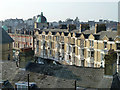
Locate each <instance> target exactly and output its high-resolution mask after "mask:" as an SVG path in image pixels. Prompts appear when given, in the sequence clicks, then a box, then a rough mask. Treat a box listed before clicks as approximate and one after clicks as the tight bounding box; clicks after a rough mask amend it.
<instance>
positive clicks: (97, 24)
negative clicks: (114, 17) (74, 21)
mask: <svg viewBox="0 0 120 90" xmlns="http://www.w3.org/2000/svg"><path fill="white" fill-rule="evenodd" d="M97 26H98V24H97V23H95V34H96V33H97Z"/></svg>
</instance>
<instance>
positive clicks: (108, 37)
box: [35, 24, 120, 67]
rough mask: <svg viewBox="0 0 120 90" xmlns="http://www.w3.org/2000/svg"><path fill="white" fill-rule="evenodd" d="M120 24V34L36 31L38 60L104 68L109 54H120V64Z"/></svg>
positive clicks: (89, 31)
mask: <svg viewBox="0 0 120 90" xmlns="http://www.w3.org/2000/svg"><path fill="white" fill-rule="evenodd" d="M96 26H97V24H96ZM119 27H120V26H119V24H118V33H117V31H97V28H95V30H86V31H84V32H83V33H79V32H74V31H72V32H68V31H67V30H66V31H65V32H64V31H62V32H61V30H59V31H58V30H57V31H56V30H55V31H56V32H55V31H53V30H42V31H41V30H36V32H35V36H36V39H35V54H36V56H37V57H42V58H48V59H53V60H56V61H59V62H64V63H65V64H69V65H76V66H85V67H104V64H105V60H104V56H105V55H106V54H107V53H108V51H109V50H111V49H113V50H114V51H117V52H118V59H117V64H120V60H119V57H120V54H119V51H120V41H119V40H120V38H119V35H120V33H119V30H120V29H119Z"/></svg>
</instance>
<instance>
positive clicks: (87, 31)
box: [83, 30, 95, 34]
mask: <svg viewBox="0 0 120 90" xmlns="http://www.w3.org/2000/svg"><path fill="white" fill-rule="evenodd" d="M83 33H84V34H94V33H95V30H85V31H84V32H83Z"/></svg>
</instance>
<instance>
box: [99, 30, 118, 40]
mask: <svg viewBox="0 0 120 90" xmlns="http://www.w3.org/2000/svg"><path fill="white" fill-rule="evenodd" d="M98 34H99V35H100V39H103V37H104V36H107V37H108V38H109V40H110V41H113V40H114V39H115V38H116V36H117V31H101V32H99V33H98Z"/></svg>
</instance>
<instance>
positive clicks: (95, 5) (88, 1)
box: [0, 0, 119, 22]
mask: <svg viewBox="0 0 120 90" xmlns="http://www.w3.org/2000/svg"><path fill="white" fill-rule="evenodd" d="M118 1H119V0H1V5H0V12H1V13H0V20H5V19H10V18H14V19H15V18H20V19H24V20H25V19H28V18H32V17H33V16H36V15H38V14H41V12H43V15H44V16H45V17H46V18H47V21H48V22H53V21H59V20H65V19H67V18H72V19H75V18H76V17H78V18H79V20H80V21H88V20H95V21H98V20H99V19H105V20H107V19H108V20H114V21H118Z"/></svg>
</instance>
